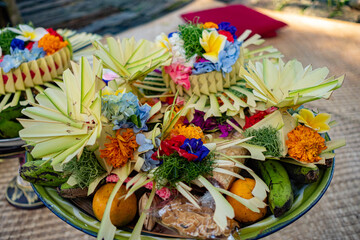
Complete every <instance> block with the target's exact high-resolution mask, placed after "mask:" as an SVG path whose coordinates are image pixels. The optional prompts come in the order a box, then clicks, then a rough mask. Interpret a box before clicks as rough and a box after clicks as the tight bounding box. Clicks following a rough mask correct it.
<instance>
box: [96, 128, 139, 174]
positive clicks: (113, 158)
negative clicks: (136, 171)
mask: <svg viewBox="0 0 360 240" xmlns="http://www.w3.org/2000/svg"><path fill="white" fill-rule="evenodd" d="M107 138H108V139H110V143H105V149H100V157H101V158H105V160H106V162H107V163H108V164H110V165H112V166H113V167H114V168H120V167H122V166H124V165H125V164H126V163H127V162H128V161H129V160H131V159H133V158H134V151H135V150H136V149H137V148H138V146H139V145H138V144H137V143H136V137H135V134H134V131H133V130H132V129H131V128H127V129H126V130H125V131H122V132H120V129H119V130H117V132H116V136H115V137H109V136H108V137H107Z"/></svg>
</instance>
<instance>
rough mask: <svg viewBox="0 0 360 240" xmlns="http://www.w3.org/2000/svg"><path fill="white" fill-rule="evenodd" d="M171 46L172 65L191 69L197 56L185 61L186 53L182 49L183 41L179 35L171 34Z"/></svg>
mask: <svg viewBox="0 0 360 240" xmlns="http://www.w3.org/2000/svg"><path fill="white" fill-rule="evenodd" d="M169 43H170V44H171V47H172V48H171V53H172V54H173V60H172V61H173V63H180V64H182V65H184V66H185V67H192V66H193V65H194V63H195V61H196V57H197V55H196V54H195V55H194V56H192V57H191V58H189V59H186V52H185V49H184V40H182V38H181V37H180V34H179V33H173V34H172V35H171V37H170V38H169Z"/></svg>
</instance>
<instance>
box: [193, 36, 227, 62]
mask: <svg viewBox="0 0 360 240" xmlns="http://www.w3.org/2000/svg"><path fill="white" fill-rule="evenodd" d="M226 39H227V38H226V37H225V36H224V35H220V34H219V33H218V32H217V31H211V32H208V31H207V30H204V31H203V32H202V38H200V44H201V46H202V47H203V49H204V50H205V53H204V54H203V57H204V58H206V59H207V60H209V61H211V62H213V63H216V62H218V61H219V53H220V52H221V50H223V49H224V47H225V43H226Z"/></svg>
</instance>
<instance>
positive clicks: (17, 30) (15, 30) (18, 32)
mask: <svg viewBox="0 0 360 240" xmlns="http://www.w3.org/2000/svg"><path fill="white" fill-rule="evenodd" d="M6 29H7V30H10V31H12V32H14V33H17V34H22V32H21V31H20V30H19V29H17V28H13V27H8V28H6Z"/></svg>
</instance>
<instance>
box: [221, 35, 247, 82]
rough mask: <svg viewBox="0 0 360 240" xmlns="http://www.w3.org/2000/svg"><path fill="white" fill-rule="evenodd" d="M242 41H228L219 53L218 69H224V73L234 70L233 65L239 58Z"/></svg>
mask: <svg viewBox="0 0 360 240" xmlns="http://www.w3.org/2000/svg"><path fill="white" fill-rule="evenodd" d="M241 44H242V42H239V41H238V40H235V41H234V43H231V42H229V41H227V42H226V44H225V47H224V49H223V50H222V51H221V52H220V53H219V61H218V62H217V63H216V64H215V67H216V71H220V70H221V71H222V72H223V75H225V73H229V72H231V71H232V66H233V65H234V64H235V62H236V61H237V60H238V58H239V54H240V46H241Z"/></svg>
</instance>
